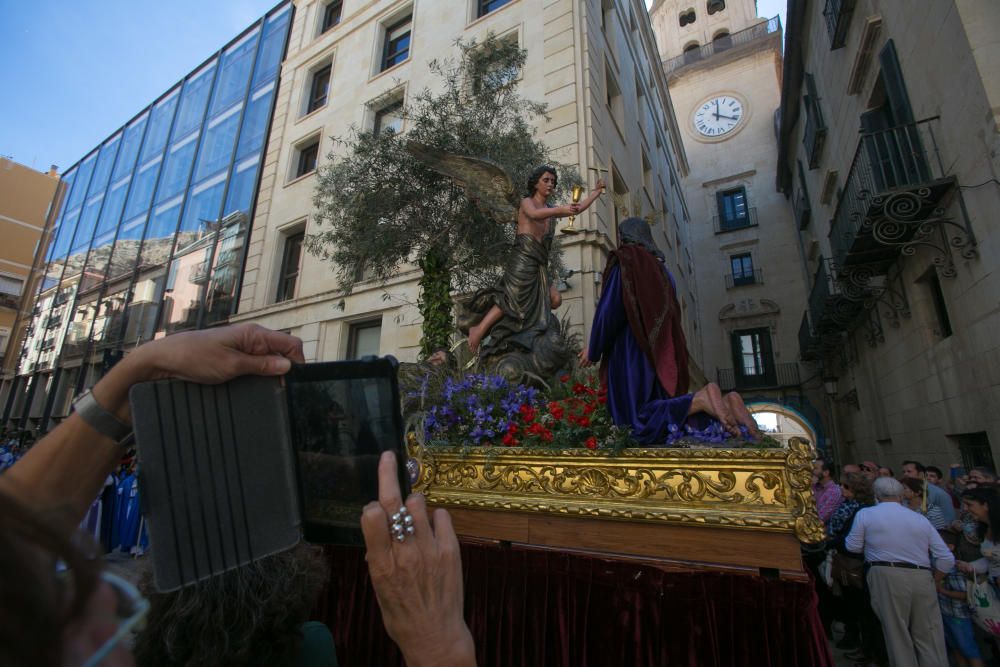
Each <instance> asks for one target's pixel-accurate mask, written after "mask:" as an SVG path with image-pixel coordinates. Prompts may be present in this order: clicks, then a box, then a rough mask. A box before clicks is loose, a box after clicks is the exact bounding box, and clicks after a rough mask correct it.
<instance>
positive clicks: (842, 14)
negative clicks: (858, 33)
mask: <svg viewBox="0 0 1000 667" xmlns="http://www.w3.org/2000/svg"><path fill="white" fill-rule="evenodd" d="M852 14H854V0H826V6H825V7H824V8H823V17H824V18H825V19H826V31H827V32H828V33H829V34H830V50H831V51H833V50H836V49H839V48H841V47H842V46H844V44H846V43H847V31H848V29H849V28H850V27H851V15H852Z"/></svg>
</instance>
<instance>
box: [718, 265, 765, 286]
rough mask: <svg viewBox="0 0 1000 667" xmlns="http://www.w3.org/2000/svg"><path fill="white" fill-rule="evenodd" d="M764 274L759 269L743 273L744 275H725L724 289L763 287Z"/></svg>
mask: <svg viewBox="0 0 1000 667" xmlns="http://www.w3.org/2000/svg"><path fill="white" fill-rule="evenodd" d="M763 284H764V273H763V272H762V271H761V270H760V269H754V270H753V271H745V272H744V273H727V274H726V289H733V288H734V287H743V286H744V285H763Z"/></svg>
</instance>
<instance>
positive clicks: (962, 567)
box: [955, 560, 976, 574]
mask: <svg viewBox="0 0 1000 667" xmlns="http://www.w3.org/2000/svg"><path fill="white" fill-rule="evenodd" d="M955 567H957V568H958V571H959V572H962V573H964V574H972V573H973V572H975V571H976V569H975V568H974V567H972V564H971V563H966V562H965V561H964V560H959V561H955Z"/></svg>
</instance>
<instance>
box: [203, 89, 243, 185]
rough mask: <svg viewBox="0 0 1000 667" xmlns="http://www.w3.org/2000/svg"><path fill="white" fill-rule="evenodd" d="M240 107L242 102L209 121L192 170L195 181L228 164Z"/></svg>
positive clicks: (231, 155)
mask: <svg viewBox="0 0 1000 667" xmlns="http://www.w3.org/2000/svg"><path fill="white" fill-rule="evenodd" d="M242 107H243V105H242V104H240V105H237V106H234V107H232V108H231V109H230V110H229V111H227V112H226V113H225V114H224V115H222V116H219V117H218V118H214V119H212V121H211V122H210V123H209V125H208V129H206V130H205V136H204V138H203V139H202V144H201V151H200V152H199V153H198V166H197V167H196V168H195V172H194V182H195V183H197V182H198V181H201V180H202V179H203V178H206V177H208V176H211V175H212V174H215V173H216V172H218V171H220V170H222V169H225V168H226V167H228V166H229V161H230V160H231V159H232V157H233V144H234V143H235V142H236V130H237V129H238V128H239V124H240V109H242Z"/></svg>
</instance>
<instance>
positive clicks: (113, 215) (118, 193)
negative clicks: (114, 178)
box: [97, 178, 129, 234]
mask: <svg viewBox="0 0 1000 667" xmlns="http://www.w3.org/2000/svg"><path fill="white" fill-rule="evenodd" d="M128 184H129V179H128V178H123V179H122V180H120V181H118V182H117V183H115V184H114V185H112V186H111V189H110V190H109V191H108V194H107V195H105V197H104V208H103V209H102V210H101V221H100V222H99V223H97V233H98V234H103V233H104V232H106V231H109V230H114V228H115V227H117V226H118V220H119V219H120V218H121V216H122V208H123V207H124V206H125V195H126V194H128Z"/></svg>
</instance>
